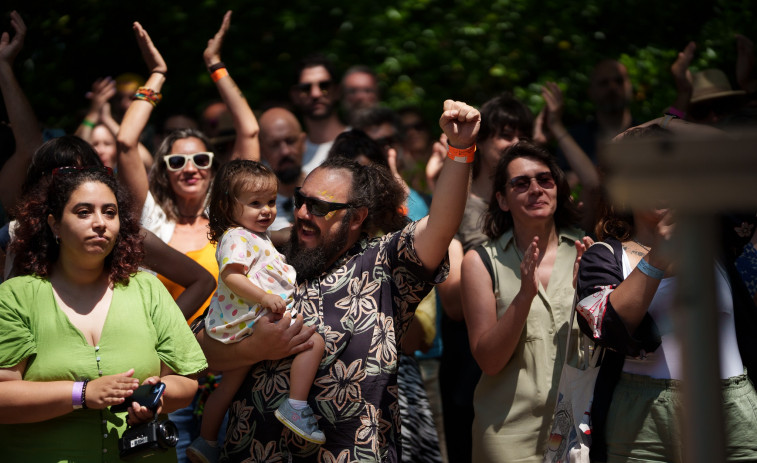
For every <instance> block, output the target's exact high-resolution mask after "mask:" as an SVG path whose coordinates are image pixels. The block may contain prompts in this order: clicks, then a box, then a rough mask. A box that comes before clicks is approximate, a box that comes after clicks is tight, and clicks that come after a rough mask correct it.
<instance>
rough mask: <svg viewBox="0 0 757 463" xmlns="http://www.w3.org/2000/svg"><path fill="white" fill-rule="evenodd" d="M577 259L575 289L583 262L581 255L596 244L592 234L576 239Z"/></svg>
mask: <svg viewBox="0 0 757 463" xmlns="http://www.w3.org/2000/svg"><path fill="white" fill-rule="evenodd" d="M575 244H576V261H575V262H573V289H576V281H577V280H578V267H579V265H580V264H581V257H582V256H583V255H584V252H586V250H587V249H589V248H590V247H591V245H592V244H594V240H593V239H592V238H591V237H590V236H584V237H583V238H581V239H580V240H576V242H575Z"/></svg>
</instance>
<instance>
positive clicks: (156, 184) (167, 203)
mask: <svg viewBox="0 0 757 463" xmlns="http://www.w3.org/2000/svg"><path fill="white" fill-rule="evenodd" d="M190 137H194V138H198V139H199V140H200V141H202V143H203V144H204V145H205V149H206V150H208V151H210V152H213V144H212V143H211V142H210V139H208V137H207V136H206V135H205V134H204V133H202V132H200V131H199V130H197V129H177V130H174V131H172V132H170V133H169V134H168V135H166V137H165V138H164V139H163V142H162V143H161V144H160V146H159V147H158V149H157V150H156V151H155V162H154V163H153V165H152V170H151V171H150V193H152V196H153V198H155V203H156V204H157V205H158V206H160V208H161V209H163V212H165V213H166V217H167V218H168V219H169V220H178V219H179V210H178V209H177V206H176V193H175V192H174V191H173V189H172V188H171V182H170V181H169V180H168V169H167V168H166V163H165V162H164V161H163V156H165V155H166V154H171V148H173V144H174V143H175V142H176V141H177V140H183V139H184V138H190ZM217 171H218V159H217V158H214V159H213V164H212V165H211V166H210V177H211V178H213V177H214V176H215V173H216V172H217Z"/></svg>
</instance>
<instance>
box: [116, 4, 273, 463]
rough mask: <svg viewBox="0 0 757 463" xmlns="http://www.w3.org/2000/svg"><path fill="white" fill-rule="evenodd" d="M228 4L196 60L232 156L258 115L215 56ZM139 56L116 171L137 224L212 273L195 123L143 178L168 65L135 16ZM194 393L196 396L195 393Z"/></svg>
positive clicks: (249, 153)
mask: <svg viewBox="0 0 757 463" xmlns="http://www.w3.org/2000/svg"><path fill="white" fill-rule="evenodd" d="M230 22H231V12H227V13H226V14H225V15H224V18H223V21H222V24H221V27H220V28H219V30H218V32H217V33H216V34H215V36H214V37H213V38H211V39H210V40H208V42H207V47H206V48H205V50H204V51H203V60H204V62H205V65H206V66H207V67H208V71H209V72H210V75H211V80H213V81H214V83H215V85H216V88H217V89H218V92H219V94H220V95H221V98H222V99H223V100H224V102H225V103H226V105H227V106H228V108H229V111H230V112H231V114H232V117H233V120H234V127H235V129H236V131H237V137H236V140H235V142H234V153H233V157H234V158H240V159H251V160H259V158H260V152H259V142H258V138H257V137H258V130H259V128H258V123H257V119H256V118H255V116H254V114H253V113H252V110H251V108H250V106H249V104H248V103H247V100H246V99H245V98H244V95H243V94H242V92H241V91H240V90H239V88H238V87H237V86H236V84H235V83H234V80H233V79H232V78H231V76H230V75H229V71H228V69H227V68H226V65H225V64H224V63H223V62H222V61H221V55H220V53H221V45H222V43H223V40H224V38H225V37H226V33H227V32H228V29H229V27H230ZM134 31H135V34H136V38H137V44H138V45H139V48H140V51H141V52H142V57H143V59H144V61H145V64H146V65H147V67H148V69H149V70H150V72H151V73H150V77H149V78H148V80H147V82H146V83H145V85H144V87H141V88H140V89H138V91H137V92H136V93H135V95H134V100H133V101H132V103H131V105H130V106H129V109H128V110H127V111H126V114H125V116H124V119H123V121H122V123H121V127H120V129H119V132H118V137H117V138H118V143H119V153H118V176H119V180H120V181H121V182H123V184H124V185H125V186H126V187H127V189H128V190H129V192H130V193H131V195H132V196H133V197H134V199H135V203H136V206H137V208H138V211H140V212H141V214H142V225H143V226H144V227H145V228H146V229H148V230H150V231H151V232H153V233H155V234H156V235H157V236H158V237H159V238H160V239H161V240H163V241H164V242H166V243H168V244H169V245H170V246H171V247H173V248H174V249H177V250H178V251H180V252H182V253H184V254H186V255H187V256H189V257H190V258H191V259H192V260H194V261H196V262H197V263H199V264H200V265H202V266H203V267H204V268H205V269H206V270H208V271H209V272H210V273H211V274H213V276H214V277H215V279H216V281H217V279H218V264H217V262H216V259H215V246H214V245H213V244H211V243H210V240H209V239H208V216H207V213H206V198H207V195H208V192H209V191H210V186H211V183H212V181H213V176H214V175H215V172H216V170H217V168H218V162H217V159H216V156H215V155H214V152H213V146H212V144H211V142H210V141H209V140H208V138H207V137H206V136H205V135H204V134H203V133H202V132H200V131H198V130H195V129H180V130H176V131H174V132H171V133H169V134H168V135H166V137H165V138H164V139H163V142H162V143H161V145H160V146H159V147H158V149H157V150H156V152H155V163H154V165H153V168H152V171H151V172H150V175H149V178H148V175H147V174H146V172H145V170H144V168H143V167H142V163H141V160H140V159H139V151H138V141H139V136H140V134H141V132H142V130H143V129H144V127H145V124H146V123H147V121H148V119H149V117H150V115H151V114H152V111H153V109H154V108H155V106H156V105H157V104H159V101H160V98H161V96H160V91H161V90H162V88H163V84H164V83H165V80H166V72H167V65H166V63H165V60H164V59H163V57H162V55H161V54H160V52H159V51H158V49H157V47H155V45H154V44H153V42H152V39H151V38H150V36H149V34H148V33H147V32H146V31H145V30H144V29H143V28H142V27H141V26H140V25H139V23H135V24H134ZM161 281H163V283H164V284H165V285H166V287H167V288H168V289H169V292H170V293H171V295H173V296H174V297H178V296H179V295H180V294H182V292H183V291H184V288H183V287H181V286H180V285H178V284H177V282H173V281H171V280H168V279H167V278H161ZM209 304H210V297H208V299H207V300H206V301H205V303H204V304H203V306H202V307H201V308H200V309H199V310H197V312H195V313H194V314H192V316H191V317H189V319H188V322H190V323H191V322H192V321H194V320H195V319H196V318H197V317H199V316H200V315H201V314H202V313H203V310H204V308H205V307H207V306H208V305H209ZM199 398H200V394H199V393H198V396H197V399H198V400H199ZM196 404H197V403H196V402H195V403H193V405H192V406H190V407H187V408H185V409H182V410H179V411H178V412H177V413H174V414H172V416H171V419H172V420H173V421H174V422H176V423H177V426H178V427H179V429H180V432H181V436H180V440H179V444H178V445H177V455H178V457H179V460H180V461H184V458H185V457H184V456H185V450H186V447H187V446H188V445H189V444H190V443H191V442H192V439H194V437H196V436H197V433H198V432H199V420H198V418H197V415H196V414H195V413H194V407H195V406H196Z"/></svg>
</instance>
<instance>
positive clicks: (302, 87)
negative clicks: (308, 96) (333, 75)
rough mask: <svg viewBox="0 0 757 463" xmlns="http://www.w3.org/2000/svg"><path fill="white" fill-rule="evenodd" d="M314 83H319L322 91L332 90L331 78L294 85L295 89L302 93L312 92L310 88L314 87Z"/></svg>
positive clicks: (325, 92) (326, 92) (324, 92)
mask: <svg viewBox="0 0 757 463" xmlns="http://www.w3.org/2000/svg"><path fill="white" fill-rule="evenodd" d="M314 85H317V86H318V88H319V89H320V90H321V93H323V94H328V93H329V90H331V81H330V80H322V81H320V82H312V83H311V82H303V83H301V84H297V85H295V86H294V89H295V90H297V91H298V92H300V93H310V89H311V88H313V86H314Z"/></svg>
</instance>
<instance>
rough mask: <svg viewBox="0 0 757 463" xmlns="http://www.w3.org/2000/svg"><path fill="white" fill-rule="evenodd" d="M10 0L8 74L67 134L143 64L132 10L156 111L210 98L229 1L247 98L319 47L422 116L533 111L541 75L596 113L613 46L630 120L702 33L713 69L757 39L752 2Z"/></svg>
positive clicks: (268, 92) (662, 101)
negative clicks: (475, 109) (18, 25)
mask: <svg viewBox="0 0 757 463" xmlns="http://www.w3.org/2000/svg"><path fill="white" fill-rule="evenodd" d="M13 2H15V0H11V3H12V4H11V5H9V6H7V7H3V8H8V9H7V10H5V11H4V13H5V14H4V16H3V23H2V29H3V30H8V28H9V25H8V20H7V12H8V11H10V8H16V9H18V10H19V12H20V13H21V14H22V16H23V17H24V19H25V21H26V23H27V25H28V27H29V32H28V36H27V40H26V46H25V48H24V50H23V51H22V53H21V55H20V56H19V57H18V59H17V72H18V75H19V79H20V81H21V84H22V86H23V87H24V89H25V91H26V92H27V94H28V95H29V99H30V100H31V102H32V104H33V106H34V108H35V110H36V111H37V113H38V115H39V117H40V119H41V121H42V122H43V123H44V124H45V125H46V126H49V127H60V128H63V129H65V130H67V131H69V132H72V131H73V130H74V129H75V126H76V124H77V123H78V121H79V120H80V117H81V114H82V110H83V109H84V108H86V107H87V102H86V100H85V99H84V94H85V92H86V91H87V90H88V89H89V87H90V86H91V83H92V81H94V79H95V78H97V77H100V76H106V75H110V76H116V75H118V74H120V73H122V72H126V71H136V72H138V73H142V74H144V73H145V72H144V71H145V67H144V64H143V63H142V60H141V57H140V55H139V51H138V49H137V46H136V42H135V40H134V37H133V33H132V31H131V23H132V21H135V20H138V21H140V22H141V23H142V24H143V26H144V27H145V28H146V29H147V30H148V32H149V33H150V34H151V36H152V37H153V40H154V41H155V42H156V44H157V46H158V48H159V49H160V50H161V52H162V53H163V55H164V57H165V58H166V61H167V63H168V66H169V76H168V82H167V84H166V86H165V87H164V99H163V103H161V105H160V106H159V108H158V110H157V111H156V113H157V114H156V116H157V117H161V116H165V115H167V114H170V113H173V112H188V113H191V114H198V113H199V111H200V110H201V108H202V106H203V105H204V104H206V103H207V102H208V101H210V100H212V99H215V98H217V93H216V91H215V87H214V86H213V84H212V82H211V81H210V78H209V76H208V74H207V72H206V70H205V68H204V65H203V62H202V50H203V49H204V47H205V45H206V43H207V39H208V38H210V37H211V36H212V35H213V34H214V33H215V31H216V30H217V28H218V26H219V25H220V22H221V19H222V17H223V13H224V12H225V11H226V10H227V9H231V10H233V11H234V15H233V18H232V27H231V30H230V32H229V34H228V37H227V40H226V42H225V44H224V50H223V60H224V62H226V64H227V65H228V68H229V71H230V73H231V74H232V75H233V77H234V79H235V80H236V81H237V83H238V85H239V87H240V88H241V89H242V90H243V91H244V92H245V95H246V96H247V98H248V100H249V101H250V104H251V105H252V106H253V108H259V107H262V106H264V105H267V104H270V103H273V102H286V101H287V98H288V97H287V91H288V87H289V85H290V84H291V83H293V79H294V77H293V69H294V66H295V64H296V63H297V61H298V60H299V59H300V58H302V57H303V56H305V55H308V54H310V53H313V52H316V51H319V52H324V53H325V54H327V56H329V57H330V58H332V59H334V61H335V62H336V63H337V65H338V67H339V69H340V71H343V70H344V69H346V68H347V67H348V66H349V65H352V64H365V65H368V66H371V67H373V68H374V69H376V71H377V73H378V74H379V77H380V81H381V90H382V98H383V101H384V102H385V103H386V104H387V105H389V106H390V107H393V108H398V107H400V106H403V105H407V104H415V105H419V106H420V107H421V108H422V110H423V111H424V114H426V115H427V117H428V119H429V120H432V121H433V120H435V119H436V118H437V117H438V114H439V111H440V108H441V102H442V101H443V100H444V99H445V98H454V99H461V100H464V101H466V102H469V103H471V104H474V105H480V104H481V103H482V102H484V101H485V100H486V99H488V98H490V97H491V96H493V95H495V94H497V93H498V92H501V91H503V90H509V91H512V92H514V93H515V95H516V96H518V97H519V98H521V99H522V100H523V101H525V102H526V103H527V104H528V105H529V106H530V107H531V108H532V109H533V110H534V111H538V110H539V109H540V108H541V106H542V104H543V102H542V101H541V97H540V95H539V89H540V85H541V84H542V83H543V82H544V81H546V80H555V81H557V82H558V83H559V84H560V86H561V87H562V89H563V91H564V92H565V93H566V97H567V107H566V118H567V120H568V121H569V122H574V121H577V120H580V119H582V118H584V117H585V116H586V115H588V114H590V113H591V104H590V103H589V102H588V100H587V96H586V87H587V84H588V74H589V72H590V71H591V68H592V65H593V64H594V63H596V62H597V61H598V60H599V59H601V58H605V57H612V58H617V59H620V60H621V61H622V62H623V63H625V64H626V65H627V66H628V68H629V71H630V73H631V78H632V81H633V83H634V102H633V112H634V115H635V117H636V118H637V119H639V120H644V119H649V118H652V117H655V116H656V115H657V114H659V113H660V112H661V111H662V110H663V109H664V108H665V107H666V106H668V105H669V104H670V103H671V102H672V101H673V99H674V94H675V90H674V87H673V83H672V79H671V77H670V72H669V68H670V64H671V63H672V62H673V60H674V59H675V57H676V54H677V53H678V51H679V50H681V49H683V47H684V46H685V45H686V44H687V43H688V42H689V41H690V40H694V41H696V42H697V46H698V48H697V54H696V59H695V61H694V63H693V67H695V68H699V69H702V68H706V67H719V68H721V69H723V70H725V71H726V73H727V74H728V75H729V76H730V78H731V79H732V81H733V80H734V68H735V62H736V47H735V40H734V37H733V34H734V33H737V32H738V33H743V34H745V35H747V36H748V37H750V38H752V39H757V34H756V33H755V19H757V18H755V12H756V11H757V2H754V1H747V0H728V1H726V0H718V1H712V2H698V1H679V0H671V1H667V2H660V1H659V0H654V1H652V0H636V1H625V2H620V1H617V2H616V1H599V0H589V1H584V2H580V1H564V0H563V1H555V0H542V1H531V0H489V1H479V0H390V1H382V2H376V1H365V0H351V1H319V2H315V1H311V0H308V1H306V0H286V1H278V2H268V1H266V2H263V1H260V0H257V1H255V0H252V1H249V0H248V1H241V0H229V1H226V2H216V1H210V0H184V1H182V2H178V1H174V2H161V1H154V2H149V3H143V2H140V1H135V2H124V1H120V2H115V1H102V0H77V1H66V2H62V1H49V0H40V1H37V0H35V1H25V2H16V4H13Z"/></svg>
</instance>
